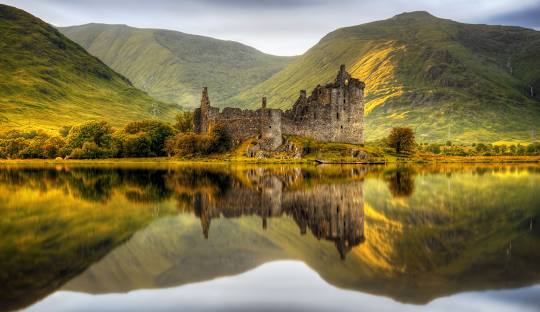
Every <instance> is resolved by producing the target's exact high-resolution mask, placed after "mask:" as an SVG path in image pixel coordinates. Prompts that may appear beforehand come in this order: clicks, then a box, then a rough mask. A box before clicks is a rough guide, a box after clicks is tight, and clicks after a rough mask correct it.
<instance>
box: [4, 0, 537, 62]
mask: <svg viewBox="0 0 540 312" xmlns="http://www.w3.org/2000/svg"><path fill="white" fill-rule="evenodd" d="M0 2H2V3H7V4H11V5H14V6H17V7H19V8H21V9H24V10H27V11H29V12H30V13H32V14H34V15H36V16H38V17H40V18H41V19H43V20H45V21H47V22H49V23H51V24H53V25H58V26H69V25H77V24H85V23H91V22H96V23H109V24H127V25H130V26H134V27H144V28H164V29H172V30H178V31H182V32H186V33H192V34H199V35H204V36H210V37H215V38H219V39H226V40H235V41H240V42H242V43H244V44H247V45H250V46H253V47H255V48H257V49H259V50H262V51H264V52H267V53H271V54H278V55H294V54H301V53H303V52H305V51H306V50H307V49H309V48H310V47H311V46H312V45H313V44H315V43H316V42H317V41H319V40H320V38H322V37H323V36H324V35H326V34H327V33H328V32H331V31H333V30H335V29H337V28H340V27H345V26H351V25H358V24H363V23H367V22H371V21H374V20H380V19H386V18H390V17H392V16H394V15H396V14H399V13H402V12H404V11H414V10H426V11H429V12H430V13H432V14H434V15H435V16H439V17H442V18H449V19H454V20H458V21H463V22H468V23H490V24H512V25H519V26H525V27H538V28H540V25H538V21H540V16H539V14H538V8H540V0H514V1H508V0H476V1H468V0H437V1H433V0H377V1H373V0H369V1H368V0H341V1H335V0H181V1H180V0H39V1H38V0H0ZM535 22H536V23H535Z"/></svg>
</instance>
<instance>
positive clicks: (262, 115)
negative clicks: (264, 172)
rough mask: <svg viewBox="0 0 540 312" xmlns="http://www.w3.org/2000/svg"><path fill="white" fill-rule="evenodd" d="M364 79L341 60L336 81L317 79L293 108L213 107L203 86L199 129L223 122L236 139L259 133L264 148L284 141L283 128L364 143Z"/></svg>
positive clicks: (327, 139)
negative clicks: (309, 93)
mask: <svg viewBox="0 0 540 312" xmlns="http://www.w3.org/2000/svg"><path fill="white" fill-rule="evenodd" d="M364 87H365V84H364V82H362V81H360V80H358V79H355V78H352V77H351V75H350V74H349V73H348V72H347V71H346V70H345V65H341V67H340V69H339V73H338V75H337V77H336V79H335V81H334V82H333V83H328V84H326V85H323V86H321V85H318V86H317V87H315V89H313V91H312V93H311V95H310V96H309V97H308V96H307V95H306V91H305V90H301V91H300V96H299V97H298V99H297V100H296V102H295V103H294V105H293V106H292V108H291V109H289V110H287V111H282V110H281V109H272V108H268V107H266V98H265V97H263V98H262V105H261V107H260V108H259V109H257V110H242V109H240V108H231V107H226V108H224V109H223V111H221V112H220V110H219V108H217V107H212V106H211V105H210V100H209V98H208V89H207V88H206V87H205V88H203V92H202V99H201V106H200V108H197V109H196V110H195V117H194V129H195V132H196V133H207V132H208V131H210V130H211V129H212V127H213V126H215V125H218V124H219V125H221V126H222V127H223V128H224V129H225V131H226V132H227V133H228V134H229V136H230V137H231V140H232V143H233V145H238V144H240V143H241V142H243V141H245V140H246V139H249V138H257V139H258V142H259V144H260V146H261V148H262V149H265V150H275V149H277V148H278V147H279V146H281V145H282V144H283V143H284V142H283V136H282V135H284V134H289V135H299V136H304V137H310V138H313V139H315V140H317V141H322V142H342V143H353V144H363V143H364Z"/></svg>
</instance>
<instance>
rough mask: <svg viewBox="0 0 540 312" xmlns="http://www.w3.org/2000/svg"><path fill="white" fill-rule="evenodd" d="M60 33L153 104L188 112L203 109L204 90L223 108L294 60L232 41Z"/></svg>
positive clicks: (96, 27)
mask: <svg viewBox="0 0 540 312" xmlns="http://www.w3.org/2000/svg"><path fill="white" fill-rule="evenodd" d="M60 31H61V32H62V33H64V34H65V35H66V36H67V37H69V38H71V39H72V40H74V41H75V42H77V43H79V44H80V45H81V46H83V47H84V48H85V49H86V50H87V51H89V52H90V53H92V54H93V55H95V56H97V57H98V58H99V59H101V60H102V61H103V62H105V63H106V64H107V65H109V66H110V67H111V68H113V69H114V70H116V71H118V72H119V73H121V74H123V75H125V76H126V77H128V78H129V79H130V80H131V81H132V82H133V83H134V85H135V86H136V87H138V88H140V89H142V90H145V91H147V92H148V93H149V94H150V95H151V96H153V97H154V98H156V99H158V100H162V101H165V102H171V103H178V104H180V105H182V106H186V107H196V106H198V105H199V103H200V94H201V89H202V87H203V86H208V88H209V90H210V96H211V100H212V102H213V104H215V105H219V104H220V103H221V102H222V101H224V100H226V99H228V98H231V97H232V96H235V95H237V94H238V93H239V92H241V91H244V90H246V89H248V88H250V87H252V86H254V85H256V84H258V83H260V82H262V81H264V80H266V79H268V78H269V77H270V76H272V75H273V74H274V73H276V72H278V71H279V70H281V69H282V68H283V67H284V66H285V65H287V64H288V63H289V62H290V61H291V60H292V58H291V57H278V56H272V55H268V54H264V53H262V52H260V51H257V50H255V49H253V48H251V47H248V46H245V45H242V44H240V43H237V42H233V41H223V40H217V39H213V38H208V37H203V36H196V35H190V34H185V33H181V32H176V31H169V30H161V29H140V28H133V27H128V26H126V25H106V24H87V25H81V26H73V27H64V28H60Z"/></svg>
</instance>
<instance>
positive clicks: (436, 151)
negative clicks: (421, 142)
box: [427, 143, 441, 154]
mask: <svg viewBox="0 0 540 312" xmlns="http://www.w3.org/2000/svg"><path fill="white" fill-rule="evenodd" d="M427 150H428V151H429V152H432V153H433V154H440V153H441V146H440V145H439V144H436V143H432V144H430V145H429V146H428V148H427Z"/></svg>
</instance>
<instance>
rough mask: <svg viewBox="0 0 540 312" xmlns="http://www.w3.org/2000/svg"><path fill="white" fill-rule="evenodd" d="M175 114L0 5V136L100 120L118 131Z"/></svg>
mask: <svg viewBox="0 0 540 312" xmlns="http://www.w3.org/2000/svg"><path fill="white" fill-rule="evenodd" d="M154 109H155V110H154ZM176 110H178V106H176V105H172V104H163V103H161V102H158V101H156V100H154V99H152V98H151V97H149V96H148V95H147V94H146V93H144V92H142V91H140V90H138V89H136V88H135V87H133V86H132V85H131V83H130V82H129V80H127V79H126V78H125V77H123V76H121V75H119V74H117V73H115V72H114V71H113V70H111V69H110V68H108V67H107V66H106V65H105V64H103V63H102V62H101V61H99V60H98V59H97V58H95V57H93V56H91V55H90V54H88V53H87V52H86V51H85V50H84V49H83V48H81V47H80V46H79V45H77V44H76V43H74V42H72V41H71V40H69V39H67V38H66V37H65V36H64V35H62V34H61V33H59V32H58V30H56V29H55V28H54V27H52V26H50V25H48V24H47V23H45V22H43V21H41V20H39V19H38V18H36V17H34V16H32V15H30V14H28V13H26V12H24V11H22V10H19V9H16V8H13V7H10V6H6V5H0V130H8V129H12V128H19V129H21V128H26V129H30V128H43V129H46V130H55V129H58V128H60V127H62V126H64V125H72V124H75V123H79V122H81V121H84V120H88V119H100V118H104V119H107V120H108V121H110V122H111V123H112V124H113V125H115V126H121V125H123V124H125V123H126V122H128V121H131V120H136V119H143V118H149V117H151V116H152V111H155V112H157V114H158V115H159V117H161V118H164V119H168V118H172V117H173V115H174V112H175V111H176Z"/></svg>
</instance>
